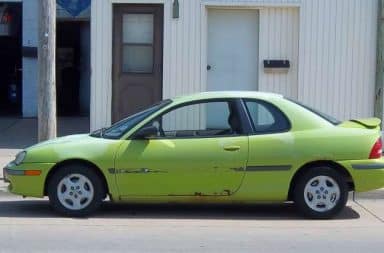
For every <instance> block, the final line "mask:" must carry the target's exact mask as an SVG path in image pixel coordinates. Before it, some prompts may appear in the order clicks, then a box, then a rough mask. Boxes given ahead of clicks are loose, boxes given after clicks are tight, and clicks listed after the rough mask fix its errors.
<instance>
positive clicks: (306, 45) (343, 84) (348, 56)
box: [299, 0, 378, 119]
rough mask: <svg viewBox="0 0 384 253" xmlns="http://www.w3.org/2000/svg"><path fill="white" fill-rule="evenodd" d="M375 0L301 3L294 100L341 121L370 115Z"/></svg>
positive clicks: (376, 5) (372, 104)
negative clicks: (298, 100) (297, 80)
mask: <svg viewBox="0 0 384 253" xmlns="http://www.w3.org/2000/svg"><path fill="white" fill-rule="evenodd" d="M377 12H378V2H377V0H337V1H334V0H321V1H312V0H306V1H302V4H301V13H300V20H301V22H300V52H299V54H300V59H299V64H300V70H299V99H300V100H301V101H303V102H305V103H307V104H310V105H313V106H315V107H316V108H318V109H320V110H322V111H324V112H327V113H329V114H331V115H334V116H336V117H338V118H340V119H350V118H356V117H369V116H373V112H374V87H375V71H376V33H377V32H376V30H377Z"/></svg>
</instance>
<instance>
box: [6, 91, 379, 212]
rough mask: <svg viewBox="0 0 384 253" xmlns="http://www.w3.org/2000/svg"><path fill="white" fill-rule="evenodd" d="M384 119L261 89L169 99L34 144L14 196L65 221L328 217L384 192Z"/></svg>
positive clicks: (12, 175) (24, 157) (20, 165)
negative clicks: (291, 206)
mask: <svg viewBox="0 0 384 253" xmlns="http://www.w3.org/2000/svg"><path fill="white" fill-rule="evenodd" d="M380 123H381V122H380V120H379V119H376V118H371V119H356V120H350V121H345V122H339V121H337V120H335V119H333V118H331V117H329V116H327V115H324V114H322V113H320V112H317V111H316V110H313V109H311V108H309V107H306V106H304V105H301V104H299V103H298V102H295V101H292V100H289V99H286V98H284V97H283V96H281V95H277V94H271V93H260V92H206V93H199V94H194V95H189V96H184V97H178V98H175V99H172V100H164V101H162V102H160V103H158V104H156V105H154V106H152V107H150V108H148V109H146V110H143V111H141V112H139V113H137V114H135V115H132V116H129V117H127V118H125V119H123V120H121V121H120V122H117V123H115V124H114V125H112V126H111V127H109V128H103V129H100V130H97V131H95V132H93V133H91V134H81V135H71V136H66V137H62V138H57V139H54V140H50V141H46V142H42V143H39V144H37V145H34V146H32V147H29V148H27V149H25V150H24V151H22V152H20V153H19V154H18V155H17V156H16V158H15V160H14V161H12V162H11V163H9V164H8V165H7V166H6V168H4V180H5V181H7V182H9V183H10V184H9V191H10V192H12V193H15V194H19V195H23V196H32V197H44V196H48V197H49V200H50V203H51V205H52V207H53V208H54V209H55V210H56V211H58V212H60V213H61V214H64V215H69V216H84V215H89V214H91V213H92V212H94V211H95V210H96V209H97V208H98V207H99V206H100V204H101V202H102V201H103V200H104V199H105V198H106V197H107V196H109V198H110V199H111V201H116V202H120V201H127V202H131V203H169V202H172V203H237V204H240V203H244V204H248V203H260V202H267V203H269V202H285V201H293V202H294V203H295V204H296V206H297V207H298V210H300V211H301V212H302V213H303V214H304V215H306V216H309V217H312V218H330V217H333V216H334V215H336V214H337V213H339V212H340V211H341V210H342V209H343V208H344V206H345V204H346V202H347V197H348V192H349V191H356V192H363V191H370V190H373V189H378V188H381V187H384V160H383V159H382V158H381V155H382V142H381V132H380Z"/></svg>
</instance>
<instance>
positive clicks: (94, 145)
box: [24, 134, 120, 163]
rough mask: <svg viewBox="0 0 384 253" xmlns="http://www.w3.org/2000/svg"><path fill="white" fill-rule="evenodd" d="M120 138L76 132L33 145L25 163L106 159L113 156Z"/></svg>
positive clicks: (28, 149)
mask: <svg viewBox="0 0 384 253" xmlns="http://www.w3.org/2000/svg"><path fill="white" fill-rule="evenodd" d="M119 144H120V140H110V139H104V138H97V137H92V136H90V135H89V134H76V135H69V136H64V137H59V138H56V139H53V140H49V141H44V142H41V143H38V144H36V145H33V146H31V147H29V148H27V149H25V151H27V155H26V158H25V160H24V162H25V163H56V162H59V161H63V160H68V159H85V160H88V161H92V160H97V159H101V160H105V159H107V160H108V159H109V158H110V157H113V154H114V153H115V151H116V148H117V147H118V146H119Z"/></svg>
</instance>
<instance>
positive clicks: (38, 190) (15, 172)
mask: <svg viewBox="0 0 384 253" xmlns="http://www.w3.org/2000/svg"><path fill="white" fill-rule="evenodd" d="M53 165H54V164H51V163H29V164H21V165H19V166H17V165H15V164H13V163H10V164H8V165H7V166H6V167H5V168H3V175H4V177H3V178H4V181H5V182H7V183H9V186H8V190H9V191H10V192H11V193H14V194H17V195H22V196H29V197H44V186H45V179H46V177H47V174H48V172H49V170H50V168H52V167H53ZM26 170H40V171H41V174H40V175H38V176H28V175H25V173H24V172H25V171H26Z"/></svg>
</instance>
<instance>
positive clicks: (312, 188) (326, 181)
mask: <svg viewBox="0 0 384 253" xmlns="http://www.w3.org/2000/svg"><path fill="white" fill-rule="evenodd" d="M347 200H348V185H347V182H346V180H345V178H344V177H343V176H342V175H341V174H340V173H338V172H337V171H336V170H334V169H332V168H329V167H316V168H312V169H311V170H309V171H307V172H306V173H304V175H302V176H301V177H300V178H299V179H298V181H297V183H296V186H295V189H294V202H295V204H296V206H297V208H298V209H299V211H301V212H302V213H303V214H304V215H305V216H307V217H310V218H320V219H321V218H332V217H334V216H335V215H337V214H338V213H339V212H340V211H341V210H342V209H343V208H344V207H345V205H346V203H347Z"/></svg>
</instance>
